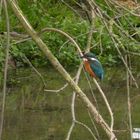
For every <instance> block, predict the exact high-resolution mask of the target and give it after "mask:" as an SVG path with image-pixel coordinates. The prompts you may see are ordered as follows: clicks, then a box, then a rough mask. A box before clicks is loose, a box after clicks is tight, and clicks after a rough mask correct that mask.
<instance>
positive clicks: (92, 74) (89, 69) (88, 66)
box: [84, 61, 96, 77]
mask: <svg viewBox="0 0 140 140" xmlns="http://www.w3.org/2000/svg"><path fill="white" fill-rule="evenodd" d="M84 66H85V69H86V71H87V72H88V73H89V74H90V75H91V76H92V77H96V75H95V74H94V72H93V70H92V69H91V67H90V64H89V62H88V61H84Z"/></svg>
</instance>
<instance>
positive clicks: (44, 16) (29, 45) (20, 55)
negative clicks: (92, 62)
mask: <svg viewBox="0 0 140 140" xmlns="http://www.w3.org/2000/svg"><path fill="white" fill-rule="evenodd" d="M68 3H69V4H71V6H73V7H74V8H75V7H76V5H75V2H74V1H68ZM18 4H19V6H20V7H21V9H22V10H23V13H24V15H25V16H26V17H27V19H28V20H29V22H30V23H31V25H32V26H33V27H34V28H35V30H36V31H40V30H41V29H43V28H45V27H53V28H57V29H61V30H63V31H65V32H66V33H68V34H69V35H71V36H72V37H73V38H74V39H75V40H76V41H77V42H78V44H79V45H80V47H81V49H82V50H84V49H85V47H86V44H87V33H88V31H89V28H90V23H89V22H88V20H86V18H84V19H81V17H82V16H83V15H81V17H79V16H77V15H76V14H75V13H74V12H73V11H72V10H71V9H70V8H68V7H67V6H66V5H64V4H63V3H62V2H60V1H59V0H47V1H46V0H38V1H37V0H32V1H30V0H26V1H25V0H20V1H18ZM97 4H98V5H99V6H100V7H101V8H102V10H103V12H104V13H105V14H107V15H109V16H110V18H114V15H115V12H116V11H115V10H116V9H115V10H114V11H112V10H111V9H110V8H108V5H106V3H103V2H102V1H100V0H99V1H97ZM80 10H81V9H78V7H77V12H79V13H80V12H81V11H80ZM9 15H10V26H11V31H15V32H18V33H21V34H26V33H25V31H24V29H23V27H22V26H21V24H20V23H19V21H18V20H17V18H16V17H15V15H14V14H13V12H12V10H11V9H10V8H9ZM0 22H1V26H0V27H1V31H5V30H6V27H5V26H6V24H5V17H4V16H2V21H0ZM109 22H110V21H109ZM109 22H108V24H110V23H109ZM116 23H117V24H118V25H119V26H121V27H122V28H123V29H124V30H125V32H126V33H129V34H130V35H131V34H134V33H135V32H136V31H137V33H136V34H135V35H133V36H132V38H134V40H135V41H132V40H131V39H129V38H128V37H126V36H124V34H123V33H122V32H121V31H120V30H119V29H118V28H117V27H116V26H115V25H114V24H113V25H110V28H111V29H112V32H113V33H115V35H116V36H117V38H118V40H119V41H120V42H121V43H122V44H119V43H118V44H119V47H120V48H122V49H123V48H128V49H129V50H130V51H139V48H140V47H139V44H138V43H136V42H138V41H140V37H139V32H140V31H139V30H140V28H139V24H140V23H139V18H138V17H134V16H132V15H130V14H126V16H122V17H120V18H119V20H118V21H117V22H116ZM94 24H95V29H96V30H97V32H96V33H94V35H93V39H92V40H93V41H92V46H94V45H95V44H96V45H95V46H94V47H93V49H92V50H91V51H92V52H94V53H95V54H97V55H99V58H100V59H101V61H102V62H103V64H107V65H114V64H117V63H118V56H117V55H118V54H117V52H116V50H115V48H114V43H113V42H112V40H111V38H110V36H109V34H108V32H107V30H106V28H105V26H104V24H103V23H102V21H101V19H100V18H96V19H95V21H94ZM134 27H135V28H134ZM122 36H123V37H122ZM41 38H42V39H43V41H44V42H45V43H46V44H47V46H48V47H49V48H50V50H51V51H52V52H53V54H54V55H55V56H56V57H57V58H58V59H59V61H60V62H61V63H62V64H63V65H64V66H65V67H73V66H76V65H77V64H78V63H79V61H80V60H79V58H78V54H77V53H76V49H75V47H74V45H72V44H71V43H69V42H67V39H66V38H64V37H63V36H62V35H59V34H58V33H54V32H46V33H43V34H42V35H41ZM16 40H18V39H16V38H11V43H15V42H16ZM4 42H5V40H4V38H2V39H1V44H0V67H2V65H3V62H4V57H5V56H4V50H3V49H4V47H3V46H4V44H5V43H4ZM60 48H61V49H60ZM59 49H60V50H59ZM10 51H11V52H10V53H11V55H12V56H13V57H14V59H15V60H16V61H17V64H18V66H26V65H27V62H26V61H25V59H24V55H25V56H26V57H27V58H28V59H29V60H30V61H31V62H32V64H33V65H35V66H37V67H38V66H45V65H47V64H49V62H48V60H47V58H46V56H44V55H43V54H42V52H41V51H40V50H39V49H38V47H37V46H36V44H35V43H34V42H33V41H31V40H30V41H26V42H23V43H20V44H15V45H12V46H11V50H10ZM100 54H102V55H101V56H100Z"/></svg>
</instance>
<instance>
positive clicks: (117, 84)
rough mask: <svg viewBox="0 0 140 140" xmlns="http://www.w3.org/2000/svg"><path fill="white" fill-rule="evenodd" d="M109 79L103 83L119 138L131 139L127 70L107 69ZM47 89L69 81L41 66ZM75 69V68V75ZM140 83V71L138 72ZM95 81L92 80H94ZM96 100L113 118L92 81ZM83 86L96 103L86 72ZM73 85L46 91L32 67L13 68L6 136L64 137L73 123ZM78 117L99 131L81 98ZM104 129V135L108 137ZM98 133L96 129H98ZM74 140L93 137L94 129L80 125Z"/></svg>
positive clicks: (134, 98)
mask: <svg viewBox="0 0 140 140" xmlns="http://www.w3.org/2000/svg"><path fill="white" fill-rule="evenodd" d="M106 71H107V72H106V76H105V80H104V81H103V82H102V83H100V85H101V86H102V89H103V90H104V92H105V93H106V96H107V98H108V99H109V103H110V105H111V107H112V110H113V112H114V117H115V126H114V129H115V130H116V131H115V133H116V135H117V136H118V139H119V140H129V139H130V135H129V131H128V130H129V127H128V114H127V113H128V111H127V92H126V79H125V76H124V75H125V70H122V69H121V70H118V69H117V68H114V69H107V70H106ZM40 72H41V73H42V75H43V77H44V79H45V82H46V85H47V86H46V88H47V89H58V88H60V87H62V86H63V85H64V84H65V81H64V80H63V78H62V77H61V76H60V75H59V74H58V73H57V72H56V71H55V70H52V69H50V70H49V71H46V69H45V70H44V69H40ZM74 73H75V72H72V75H74ZM135 76H136V77H137V81H138V84H139V85H140V80H139V78H140V73H138V74H137V75H135ZM91 82H92V81H91ZM91 84H92V88H93V92H94V94H95V96H96V99H97V102H98V104H96V106H97V108H98V109H99V111H100V113H101V114H102V115H103V117H104V119H105V120H106V121H107V122H109V119H110V117H109V115H108V111H107V109H106V107H105V104H104V102H103V100H102V97H101V96H100V94H99V92H98V90H97V89H96V87H95V86H94V83H93V82H92V83H91ZM79 85H80V87H81V88H82V90H83V91H84V92H85V93H86V94H87V96H88V97H89V98H90V100H91V101H92V102H93V103H94V104H95V102H94V100H93V97H92V95H91V93H90V89H89V87H88V84H87V81H86V78H85V77H84V74H82V77H81V78H80V83H79ZM71 97H72V89H71V88H70V87H69V86H68V87H67V88H65V90H63V91H61V92H60V93H58V94H57V93H51V92H45V91H44V87H43V84H42V82H41V80H40V78H39V77H38V76H37V75H36V74H35V73H34V72H33V71H32V70H31V69H19V70H16V72H15V71H11V72H10V74H9V81H8V94H7V97H6V111H5V119H4V131H3V140H64V139H65V138H66V134H67V131H68V129H69V127H70V125H71V119H72V117H71V110H70V105H71ZM131 103H132V122H133V127H140V119H139V118H140V113H139V110H140V94H139V89H136V88H135V87H134V85H132V87H131ZM75 109H76V118H77V119H78V120H79V121H81V122H84V123H85V124H87V125H88V126H89V127H91V129H92V130H93V132H94V133H95V130H94V127H93V125H92V123H91V120H90V119H89V116H88V112H87V110H86V108H85V106H84V105H83V103H82V101H81V100H80V98H79V97H78V96H77V98H76V106H75ZM97 128H98V130H99V131H100V135H101V136H100V137H101V138H100V139H101V140H107V139H108V138H107V137H106V135H105V134H104V132H103V131H102V130H101V129H100V127H99V126H98V125H97ZM95 134H96V133H95ZM71 139H72V140H92V139H93V138H92V136H91V135H90V133H89V132H88V131H87V130H86V129H85V128H83V127H82V126H79V125H76V127H75V128H74V131H73V133H72V136H71Z"/></svg>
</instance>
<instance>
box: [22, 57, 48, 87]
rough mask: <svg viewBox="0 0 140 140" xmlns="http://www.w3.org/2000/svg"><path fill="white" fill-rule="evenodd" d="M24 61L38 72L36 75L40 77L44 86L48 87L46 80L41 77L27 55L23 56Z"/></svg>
mask: <svg viewBox="0 0 140 140" xmlns="http://www.w3.org/2000/svg"><path fill="white" fill-rule="evenodd" d="M23 57H24V59H25V60H26V61H27V63H28V64H29V65H30V67H31V68H32V69H33V70H34V71H35V72H36V74H37V75H38V76H39V77H40V79H41V81H42V82H43V84H44V86H45V87H46V83H45V80H44V78H43V76H42V75H41V73H40V72H39V71H38V70H37V69H36V68H35V67H34V66H33V65H32V63H31V62H30V60H29V59H28V58H27V57H26V55H23Z"/></svg>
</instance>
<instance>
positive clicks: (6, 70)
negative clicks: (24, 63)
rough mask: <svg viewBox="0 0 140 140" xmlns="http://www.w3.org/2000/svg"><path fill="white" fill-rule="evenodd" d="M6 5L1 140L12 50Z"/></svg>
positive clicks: (5, 6) (5, 3) (0, 122)
mask: <svg viewBox="0 0 140 140" xmlns="http://www.w3.org/2000/svg"><path fill="white" fill-rule="evenodd" d="M3 4H4V12H5V17H6V28H7V41H6V43H7V44H6V49H5V51H6V52H5V54H6V57H5V66H4V80H3V97H2V109H1V120H0V140H2V132H3V123H4V111H5V101H6V89H7V72H8V59H9V48H10V35H9V33H10V21H9V15H8V10H7V2H6V0H4V1H3Z"/></svg>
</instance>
